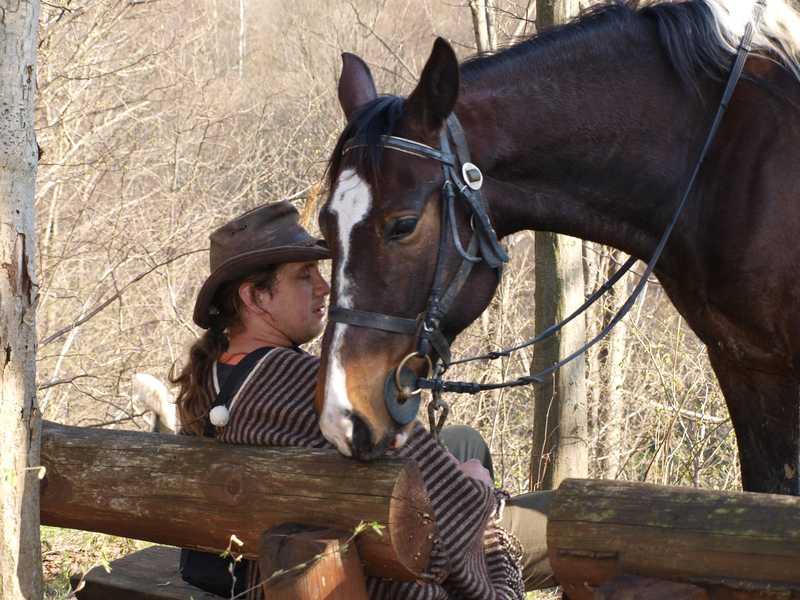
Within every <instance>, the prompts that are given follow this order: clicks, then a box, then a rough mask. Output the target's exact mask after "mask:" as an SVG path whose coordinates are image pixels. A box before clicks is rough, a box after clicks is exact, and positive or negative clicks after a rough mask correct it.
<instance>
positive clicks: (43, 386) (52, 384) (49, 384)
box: [36, 373, 97, 391]
mask: <svg viewBox="0 0 800 600" xmlns="http://www.w3.org/2000/svg"><path fill="white" fill-rule="evenodd" d="M85 377H89V378H91V379H97V375H89V374H88V373H85V374H83V375H75V377H70V378H69V379H57V380H55V381H48V382H47V383H42V384H40V385H39V386H37V388H36V389H38V390H39V391H42V390H46V389H48V388H51V387H55V386H57V385H64V384H66V383H72V382H74V381H75V380H77V379H82V378H85Z"/></svg>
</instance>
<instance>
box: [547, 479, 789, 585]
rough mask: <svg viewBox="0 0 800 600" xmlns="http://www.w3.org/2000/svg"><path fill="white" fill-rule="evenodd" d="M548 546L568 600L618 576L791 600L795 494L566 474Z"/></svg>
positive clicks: (551, 517)
mask: <svg viewBox="0 0 800 600" xmlns="http://www.w3.org/2000/svg"><path fill="white" fill-rule="evenodd" d="M547 545H548V551H549V554H550V564H551V566H552V568H553V572H554V573H555V576H556V579H557V580H558V581H559V583H560V584H561V585H562V587H563V589H564V591H565V593H566V594H567V595H568V597H569V598H570V600H581V599H588V598H592V589H593V588H596V587H597V586H599V585H601V584H603V583H604V582H607V581H609V580H611V579H613V578H614V577H617V576H620V575H637V576H642V577H652V578H657V579H666V580H671V581H680V582H685V583H689V584H694V585H700V586H702V587H703V588H704V589H706V590H707V591H708V592H709V595H710V597H711V598H714V599H722V598H745V597H749V598H753V597H758V598H761V597H764V598H767V597H781V598H800V498H794V497H790V496H779V495H773V494H752V493H745V492H738V493H737V492H718V491H711V490H700V489H694V488H679V487H665V486H655V485H648V484H642V483H630V482H624V481H597V480H578V479H568V480H566V481H564V482H563V483H562V484H561V486H560V487H559V489H558V490H557V491H556V494H555V498H554V499H553V503H552V507H551V510H550V515H549V520H548V529H547ZM774 594H778V596H775V595H774Z"/></svg>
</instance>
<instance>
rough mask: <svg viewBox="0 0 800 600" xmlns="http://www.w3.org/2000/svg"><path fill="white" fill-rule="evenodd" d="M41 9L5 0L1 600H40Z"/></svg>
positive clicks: (0, 166) (1, 52)
mask: <svg viewBox="0 0 800 600" xmlns="http://www.w3.org/2000/svg"><path fill="white" fill-rule="evenodd" d="M38 31H39V1H38V0H27V1H25V2H19V1H17V2H13V1H11V2H9V1H8V0H0V224H2V227H0V342H2V344H1V346H2V347H1V348H0V360H2V368H0V598H3V600H22V599H23V598H26V599H28V598H41V597H42V555H41V549H40V547H39V518H38V512H39V479H38V477H37V476H38V474H39V472H40V470H39V431H40V430H39V427H40V413H39V409H38V407H37V405H36V318H35V317H36V301H37V298H38V296H39V289H40V288H39V285H38V282H37V280H36V265H37V263H38V261H37V257H36V253H37V250H36V248H37V246H36V203H35V197H36V194H35V193H34V192H35V182H36V165H37V160H38V151H37V146H36V133H35V131H34V123H35V119H34V111H33V109H34V105H35V98H36V92H37V89H36V48H37V46H38Z"/></svg>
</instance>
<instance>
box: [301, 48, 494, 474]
mask: <svg viewBox="0 0 800 600" xmlns="http://www.w3.org/2000/svg"><path fill="white" fill-rule="evenodd" d="M342 58H343V68H342V73H341V77H340V80H339V89H338V93H339V100H340V103H341V105H342V108H343V110H344V113H345V115H346V117H347V119H348V123H347V126H346V128H345V130H344V131H343V133H342V134H341V136H340V138H339V141H338V143H337V145H336V148H335V149H334V151H333V154H332V157H331V162H330V166H329V196H328V199H327V201H326V203H325V205H324V206H323V207H322V209H321V211H320V216H319V220H320V228H321V230H322V232H323V234H324V235H325V237H326V239H327V241H328V243H329V245H330V247H331V249H332V253H333V263H332V292H331V301H330V304H331V315H330V316H331V318H330V319H329V322H328V325H327V327H326V330H325V333H324V336H323V340H322V364H321V375H320V379H319V382H318V385H317V394H316V408H317V411H318V412H319V414H320V425H321V429H322V432H323V434H324V435H325V437H326V438H327V439H328V440H329V441H330V442H331V443H333V444H334V445H335V446H336V447H337V448H338V449H339V451H340V452H341V453H343V454H345V455H347V456H354V457H356V458H359V459H364V460H368V459H371V458H374V457H377V456H380V455H382V454H383V453H384V452H385V450H386V449H388V448H390V447H395V448H396V447H400V446H402V445H403V444H404V443H405V441H406V439H407V435H408V431H409V429H410V428H411V427H412V423H413V418H414V415H415V414H416V408H417V407H418V403H419V397H418V395H415V394H413V393H412V392H413V390H411V389H410V388H411V387H413V386H414V382H415V380H416V377H425V376H426V375H427V374H428V372H429V371H430V365H431V363H430V360H429V358H431V357H432V358H433V360H434V361H435V359H436V358H437V357H438V356H439V355H441V354H442V352H443V351H442V349H441V343H436V340H434V341H433V346H432V347H430V348H429V351H420V337H419V335H418V334H419V332H420V331H422V330H423V329H424V330H427V328H428V326H429V325H430V324H431V323H430V322H431V321H435V325H436V326H437V329H438V332H439V333H440V334H441V336H440V338H439V339H440V340H441V338H445V339H446V340H448V341H449V340H452V339H453V338H454V337H455V336H456V335H457V334H458V333H459V332H460V331H462V330H463V329H464V328H465V327H466V326H467V325H469V323H471V322H472V321H473V320H474V319H475V318H476V317H477V316H478V315H480V313H481V312H482V311H483V310H484V309H485V308H486V306H487V305H488V303H489V302H490V300H491V297H492V295H493V293H494V291H495V288H496V287H497V283H498V270H497V269H496V268H491V267H490V266H488V265H487V264H486V263H485V261H484V262H480V263H478V264H475V266H474V268H472V265H470V266H469V267H468V268H467V269H463V268H462V265H464V260H465V259H464V258H462V256H463V255H464V254H465V253H466V254H469V253H470V252H472V253H473V254H474V253H475V249H476V247H477V245H476V244H475V243H474V242H473V243H470V244H468V241H469V240H470V236H472V235H474V234H473V233H472V229H473V228H475V218H474V215H473V214H472V213H470V212H469V210H468V209H467V208H466V206H465V205H464V204H463V203H459V202H458V201H456V202H455V204H454V205H453V206H452V207H451V208H450V209H449V211H448V208H447V207H448V204H447V202H446V201H445V196H446V195H447V186H448V185H449V186H455V185H463V182H462V181H461V180H458V181H457V182H456V183H455V184H454V182H453V181H451V182H450V183H447V184H446V177H447V175H446V173H447V172H446V170H445V169H444V168H443V163H442V161H441V160H439V159H438V158H437V156H438V155H437V154H436V152H437V151H439V150H441V148H440V146H441V144H442V137H441V136H442V131H443V130H444V128H445V127H446V121H447V119H448V117H449V116H450V115H451V113H452V112H453V109H454V107H455V105H456V101H457V98H458V93H459V65H458V61H457V59H456V56H455V53H454V52H453V50H452V48H451V47H450V46H449V45H448V44H447V42H445V41H444V40H441V39H439V40H437V41H436V43H435V44H434V47H433V51H432V53H431V55H430V57H429V59H428V61H427V63H426V65H425V68H424V70H423V72H422V75H421V77H420V80H419V82H418V84H417V86H416V88H415V89H414V91H413V92H412V93H411V94H410V95H409V96H408V97H407V98H400V97H394V96H379V95H378V94H377V92H376V89H375V84H374V82H373V78H372V75H371V73H370V70H369V68H368V67H367V65H366V64H365V63H364V62H363V61H362V60H361V59H360V58H358V57H356V56H354V55H351V54H345V55H343V57H342ZM386 136H391V138H390V139H387V137H386ZM426 149H427V150H426ZM444 154H445V155H447V156H450V154H449V153H446V152H445V153H444ZM457 167H458V170H459V172H460V169H461V165H460V163H459V164H458V165H457ZM455 168H456V167H455V166H454V167H453V169H455ZM475 172H476V173H478V174H479V171H475ZM445 213H448V214H449V215H450V216H451V217H452V220H451V221H448V220H447V219H445V218H444V217H445ZM486 222H488V218H487V219H486ZM492 234H494V232H493V231H492ZM442 236H445V237H444V238H443V237H442ZM440 240H445V241H446V243H445V242H442V243H441V247H440ZM462 240H463V241H462ZM495 242H496V239H495ZM456 243H458V244H460V245H461V247H460V250H461V252H459V251H457V249H456ZM464 248H466V250H464ZM501 252H502V251H501ZM464 271H466V272H467V274H466V276H464ZM459 273H461V277H460V278H459V277H457V274H459ZM454 279H460V281H459V286H458V287H457V288H453V287H452V286H450V283H451V282H453V281H454ZM448 291H449V292H450V297H449V298H448V302H447V304H448V307H447V308H446V310H445V313H444V314H433V313H432V312H431V298H432V296H436V295H438V299H439V300H441V297H442V296H443V295H445V296H446V295H447V292H448ZM434 292H435V293H434ZM434 312H435V311H434ZM431 315H433V316H431ZM426 318H427V322H426ZM423 337H424V336H423ZM446 351H447V350H445V351H444V352H446ZM401 364H402V367H403V368H402V370H398V367H399V366H400V365H401ZM398 371H399V373H400V374H402V377H398V378H396V377H395V374H396V373H398ZM392 394H394V395H395V401H394V402H393V404H392V405H390V403H389V400H388V399H387V396H390V395H392Z"/></svg>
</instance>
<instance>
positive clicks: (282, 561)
mask: <svg viewBox="0 0 800 600" xmlns="http://www.w3.org/2000/svg"><path fill="white" fill-rule="evenodd" d="M349 538H350V535H349V534H347V533H343V532H341V531H334V530H331V529H314V528H308V527H305V526H303V525H292V524H288V525H283V526H278V527H274V528H272V529H270V530H269V531H267V532H266V533H265V534H264V537H263V538H262V540H261V552H260V554H261V558H260V559H259V563H258V566H259V571H260V574H261V578H262V581H264V584H263V588H264V597H266V598H269V600H367V598H368V596H367V585H366V580H365V579H364V570H363V569H362V567H361V561H360V560H359V557H358V550H357V549H356V548H355V546H354V545H353V544H352V543H350V544H348V539H349Z"/></svg>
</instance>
